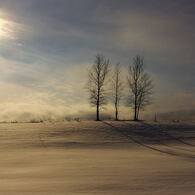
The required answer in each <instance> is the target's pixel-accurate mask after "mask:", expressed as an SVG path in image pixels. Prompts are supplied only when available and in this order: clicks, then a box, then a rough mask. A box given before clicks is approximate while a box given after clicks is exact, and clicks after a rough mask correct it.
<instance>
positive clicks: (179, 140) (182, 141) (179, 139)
mask: <svg viewBox="0 0 195 195" xmlns="http://www.w3.org/2000/svg"><path fill="white" fill-rule="evenodd" d="M142 124H144V125H146V126H149V127H151V128H153V129H156V128H157V127H154V126H153V125H150V124H148V123H145V122H143V123H142ZM158 130H159V131H161V132H163V133H164V134H165V135H166V136H167V137H169V138H171V139H174V140H176V141H178V142H180V143H182V144H185V145H188V146H192V147H195V145H194V144H191V143H188V142H185V141H184V140H181V138H179V137H175V136H173V135H170V134H169V133H168V132H166V131H165V130H162V129H158Z"/></svg>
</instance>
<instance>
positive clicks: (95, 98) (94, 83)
mask: <svg viewBox="0 0 195 195" xmlns="http://www.w3.org/2000/svg"><path fill="white" fill-rule="evenodd" d="M108 73H109V59H106V58H105V56H103V55H100V54H98V55H97V56H96V58H95V61H94V64H93V65H92V67H91V69H90V71H89V82H88V90H89V93H90V98H89V99H90V103H91V105H92V106H96V120H97V121H99V120H100V117H99V111H100V108H101V107H102V106H103V105H105V104H106V103H107V94H106V90H105V85H106V81H107V76H108Z"/></svg>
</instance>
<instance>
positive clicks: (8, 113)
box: [0, 0, 195, 121]
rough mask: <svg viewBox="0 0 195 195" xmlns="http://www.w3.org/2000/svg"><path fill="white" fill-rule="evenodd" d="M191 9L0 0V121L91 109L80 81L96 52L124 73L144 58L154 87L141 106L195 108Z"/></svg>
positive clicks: (93, 0)
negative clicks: (147, 101)
mask: <svg viewBox="0 0 195 195" xmlns="http://www.w3.org/2000/svg"><path fill="white" fill-rule="evenodd" d="M194 10H195V1H193V0H172V1H170V0H169V1H168V0H148V1H145V0H120V1H119V0H82V1H81V0H42V1H40V0H0V109H1V112H0V121H6V120H8V121H9V120H10V121H11V120H21V121H22V120H29V119H32V118H41V119H46V118H51V119H59V118H62V117H64V116H87V115H89V114H90V113H93V112H94V108H91V107H90V105H89V103H88V94H87V91H86V89H85V85H86V82H87V72H88V70H89V68H90V66H91V65H92V64H93V61H94V58H95V56H96V54H97V53H101V54H104V55H105V56H106V57H108V58H110V60H111V64H112V65H114V64H116V63H118V62H120V64H121V66H122V69H123V74H124V78H126V75H125V74H126V72H127V71H126V70H127V67H128V66H129V65H130V64H132V58H133V57H134V56H135V55H136V54H139V55H142V56H143V57H144V61H145V69H146V71H147V72H149V73H150V74H151V76H152V78H153V81H154V86H155V87H154V95H153V102H154V104H153V105H151V106H150V107H149V108H148V109H146V110H145V111H144V112H145V113H155V112H167V111H175V110H190V109H195V101H194V100H195V76H194V75H195V56H194V51H195V44H194V43H195V22H194V21H195V12H194ZM124 82H126V80H125V81H124ZM126 91H127V89H126ZM112 109H113V108H112V105H111V104H110V105H108V108H107V109H106V110H104V111H103V113H109V112H111V111H112ZM123 109H124V110H122V112H123V113H122V114H121V116H123V117H127V116H129V115H128V114H130V109H128V111H127V110H125V108H123Z"/></svg>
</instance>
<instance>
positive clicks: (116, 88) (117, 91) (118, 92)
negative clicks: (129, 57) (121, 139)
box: [112, 64, 123, 121]
mask: <svg viewBox="0 0 195 195" xmlns="http://www.w3.org/2000/svg"><path fill="white" fill-rule="evenodd" d="M112 89H113V101H114V106H115V120H116V121H117V120H118V114H119V105H120V100H121V97H122V91H123V83H122V81H121V68H120V65H119V64H116V66H115V68H114V74H113V78H112Z"/></svg>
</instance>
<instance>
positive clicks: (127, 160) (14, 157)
mask: <svg viewBox="0 0 195 195" xmlns="http://www.w3.org/2000/svg"><path fill="white" fill-rule="evenodd" d="M0 194H2V195H7V194H9V195H12V194H13V195H23V194H24V195H31V194H36V195H58V194H59V195H73V194H83V195H93V194H95V195H134V194H149V195H152V194H154V195H157V194H162V195H166V194H171V195H172V194H177V195H194V194H195V124H180V123H172V124H171V123H169V124H167V123H161V124H160V123H144V122H142V123H134V122H127V121H120V122H111V121H105V122H92V121H91V122H87V121H81V122H76V121H75V122H64V123H39V124H30V123H29V124H27V123H26V124H25V123H24V124H0Z"/></svg>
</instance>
